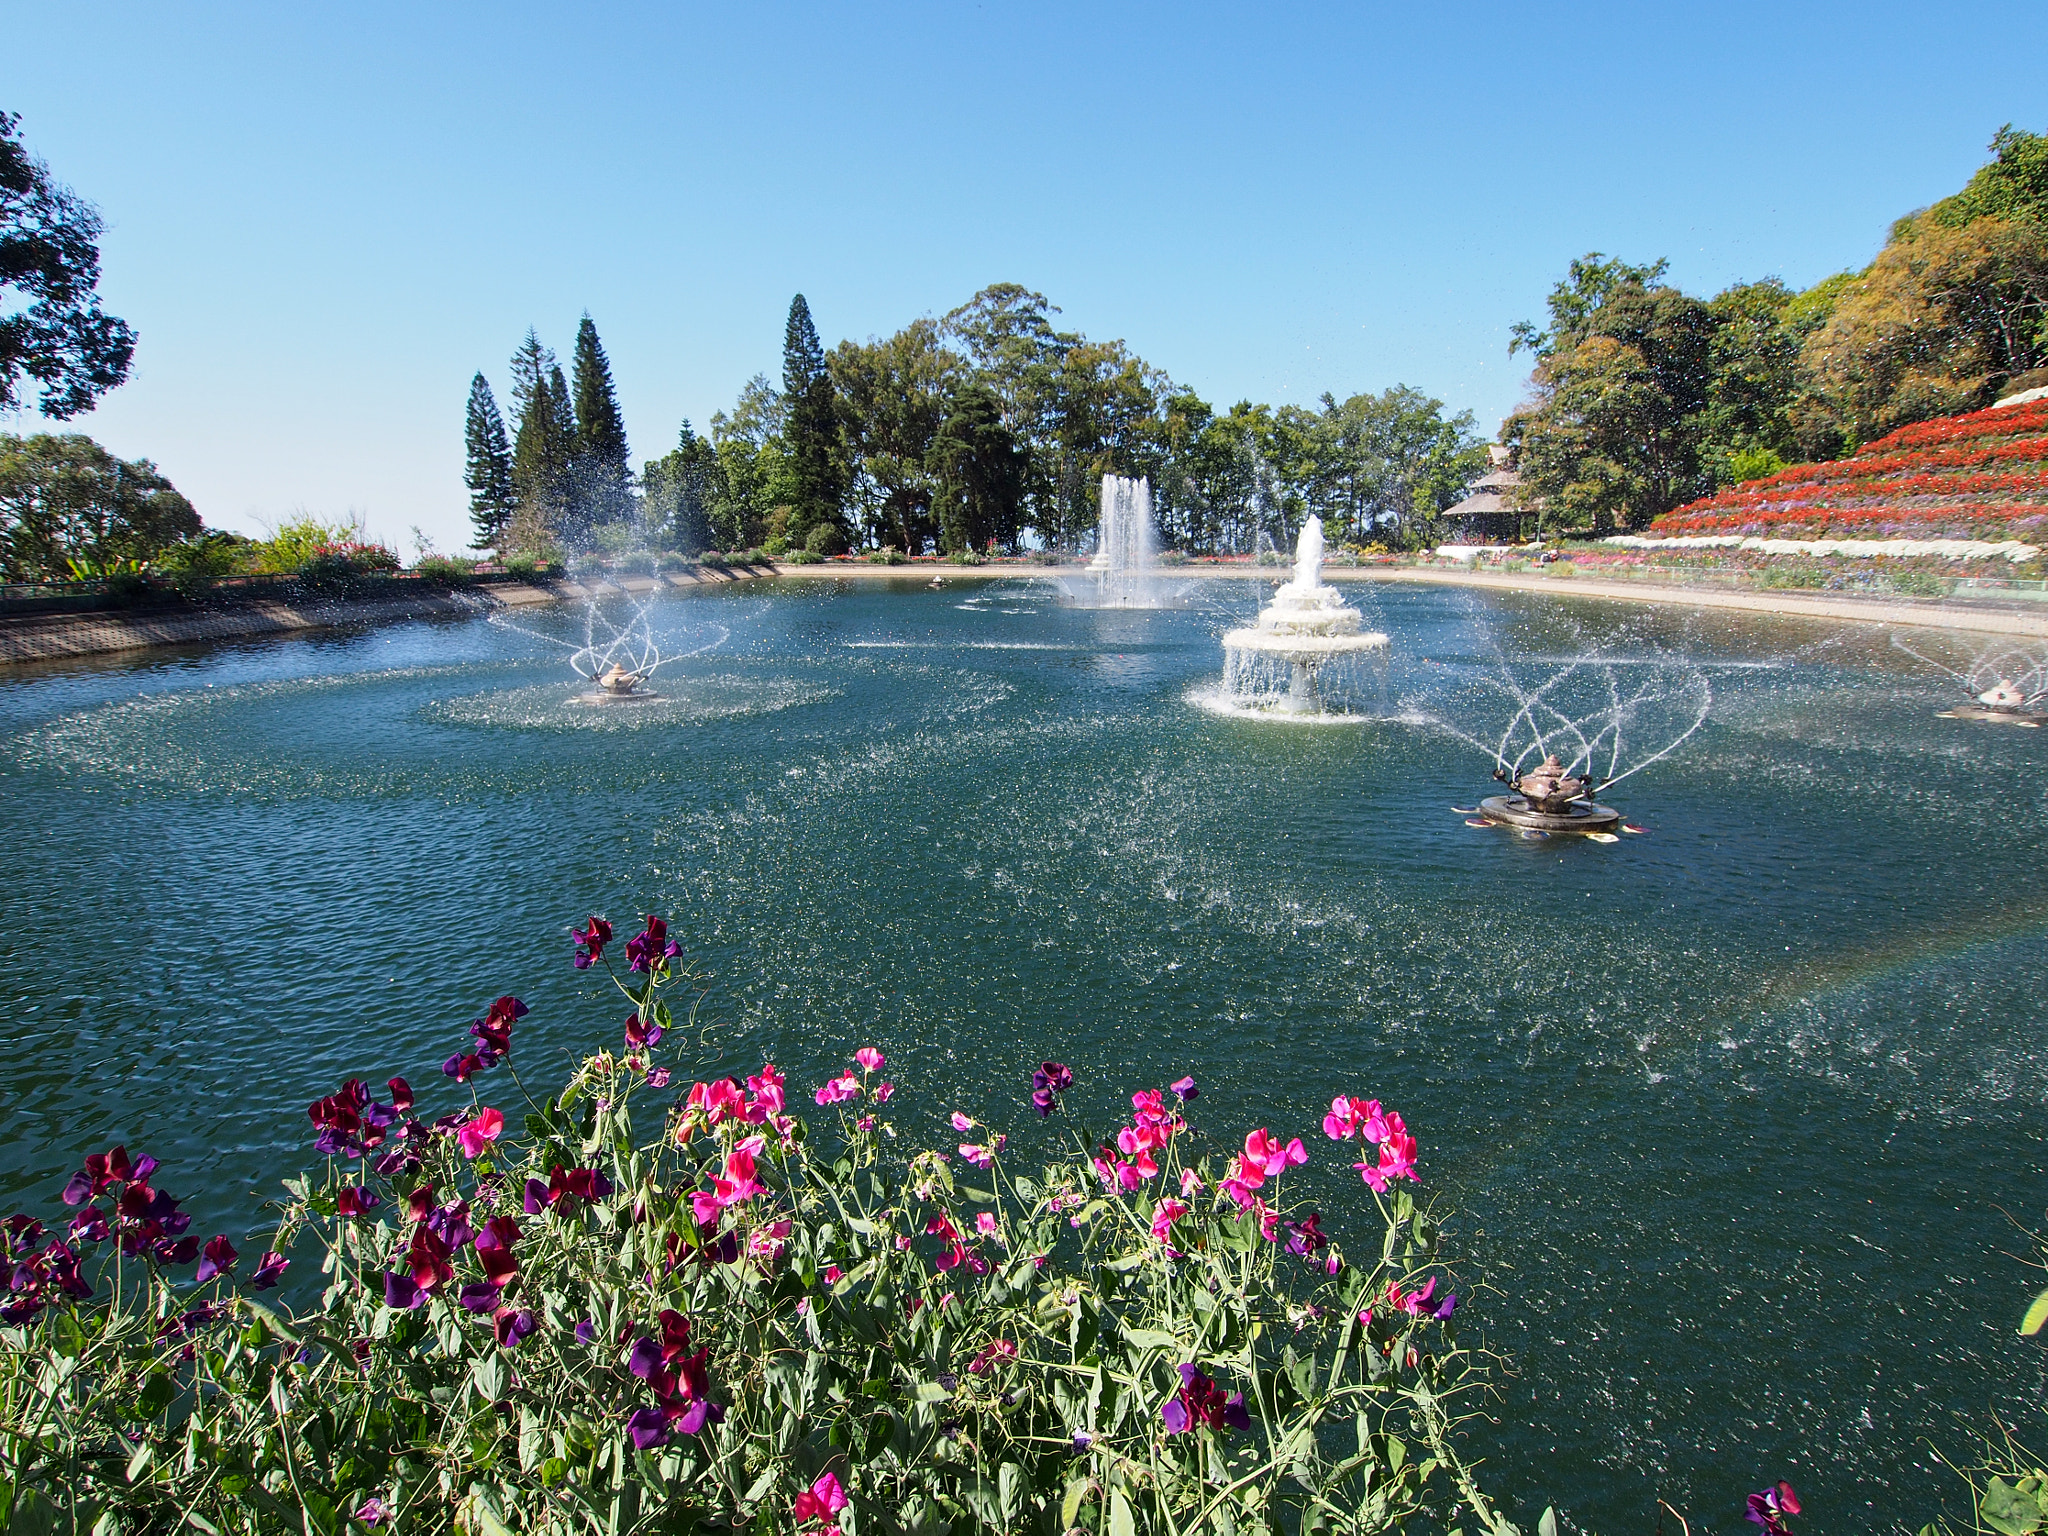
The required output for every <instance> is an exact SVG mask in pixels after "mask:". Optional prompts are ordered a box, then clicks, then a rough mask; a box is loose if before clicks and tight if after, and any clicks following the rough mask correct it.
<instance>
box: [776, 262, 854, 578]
mask: <svg viewBox="0 0 2048 1536" xmlns="http://www.w3.org/2000/svg"><path fill="white" fill-rule="evenodd" d="M782 398H783V401H784V405H785V409H786V411H787V418H786V422H785V432H784V437H785V442H786V444H787V449H788V454H789V463H790V481H791V485H790V490H791V492H792V494H791V496H790V498H789V505H790V521H789V537H790V538H792V539H803V540H806V541H807V540H808V539H809V537H810V533H811V530H812V529H814V528H817V527H819V526H821V525H830V526H831V527H833V528H835V529H837V528H838V527H839V509H840V503H841V500H842V499H843V496H844V491H845V487H844V483H843V477H842V475H841V454H840V448H839V419H838V412H837V409H836V407H835V404H834V393H833V385H832V374H831V371H830V370H829V369H828V368H827V367H826V366H825V350H824V348H823V347H822V346H820V345H819V343H818V328H817V326H815V325H814V324H812V322H811V307H810V305H809V304H808V303H806V302H805V300H804V296H803V295H802V294H798V295H797V296H796V297H795V298H793V299H791V300H790V301H789V321H788V323H787V325H786V326H785V327H784V328H783V337H782ZM840 532H841V537H842V539H843V538H844V530H840ZM806 547H807V548H808V547H809V546H808V543H807V544H806Z"/></svg>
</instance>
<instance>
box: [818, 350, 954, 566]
mask: <svg viewBox="0 0 2048 1536" xmlns="http://www.w3.org/2000/svg"><path fill="white" fill-rule="evenodd" d="M827 361H828V364H829V366H830V368H831V371H832V380H833V384H834V386H835V388H836V389H837V391H838V397H839V404H840V413H841V419H842V423H843V436H844V440H845V442H846V447H847V458H848V461H849V463H848V467H849V468H850V469H851V471H852V474H851V477H850V480H851V494H852V497H853V499H854V501H855V502H856V503H857V504H859V505H861V506H862V507H863V508H864V510H865V519H864V520H865V522H866V524H867V529H866V532H867V533H868V535H869V536H870V538H871V539H872V540H873V541H874V542H876V543H888V544H893V545H895V547H896V548H898V549H900V550H903V551H904V552H905V553H907V554H913V555H914V554H918V553H921V552H922V551H923V549H924V547H925V545H926V543H927V542H930V541H932V540H935V539H937V538H938V536H939V525H938V522H937V520H936V517H935V514H934V512H933V504H934V500H935V498H936V496H937V494H938V488H939V477H938V471H937V469H936V468H935V467H934V464H933V460H932V457H931V448H932V443H933V440H934V439H935V438H936V437H937V436H938V432H939V428H940V426H941V424H942V423H943V422H944V421H945V418H946V414H947V411H948V410H949V408H951V407H952V406H953V404H954V393H955V391H956V390H957V389H958V388H959V385H960V381H961V379H962V378H963V376H964V375H965V373H966V363H965V360H964V359H962V358H961V357H960V355H959V354H958V353H956V352H953V351H951V350H950V349H949V348H947V347H946V346H945V345H944V343H943V342H942V340H941V339H940V332H939V327H938V324H937V322H935V321H932V320H928V319H927V320H914V321H912V322H911V323H910V324H909V325H907V326H905V327H904V328H903V329H902V330H900V331H898V332H897V333H896V334H895V335H894V336H891V337H889V338H888V339H887V340H886V341H871V342H869V343H867V344H866V345H862V344H860V343H858V342H852V341H842V342H841V343H840V344H839V345H838V346H837V347H834V348H833V349H832V355H831V357H830V358H829V359H828V360H827Z"/></svg>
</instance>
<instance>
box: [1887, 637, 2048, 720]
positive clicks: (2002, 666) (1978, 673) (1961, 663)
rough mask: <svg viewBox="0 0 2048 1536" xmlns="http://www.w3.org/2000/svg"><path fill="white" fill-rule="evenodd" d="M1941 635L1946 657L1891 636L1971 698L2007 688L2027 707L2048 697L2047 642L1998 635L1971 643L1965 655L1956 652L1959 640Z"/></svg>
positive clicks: (1900, 647)
mask: <svg viewBox="0 0 2048 1536" xmlns="http://www.w3.org/2000/svg"><path fill="white" fill-rule="evenodd" d="M1942 638H1943V640H1944V642H1945V644H1946V647H1947V649H1948V652H1949V660H1947V661H1943V660H1941V659H1940V658H1938V657H1935V656H1930V655H1928V654H1927V652H1926V651H1922V650H1917V649H1915V648H1914V647H1913V646H1911V645H1908V644H1907V643H1906V642H1905V641H1904V640H1903V639H1901V638H1900V637H1899V636H1898V635H1896V634H1894V635H1893V636H1892V645H1893V647H1894V648H1895V649H1897V650H1901V651H1904V652H1905V653H1906V654H1907V655H1908V656H1910V657H1912V658H1913V659H1914V660H1915V661H1918V662H1922V663H1924V664H1926V665H1927V666H1930V667H1932V668H1933V669H1934V670H1935V671H1937V672H1941V673H1944V674H1946V675H1947V676H1949V677H1951V678H1953V679H1955V681H1956V682H1957V683H1958V684H1960V685H1961V687H1962V689H1963V691H1964V692H1965V693H1967V694H1968V695H1969V696H1970V697H1971V698H1972V699H1973V700H1974V699H1980V698H1982V697H1983V696H1984V695H1985V694H1987V693H1990V692H1992V691H1993V690H1994V689H2000V688H2006V689H2011V690H2012V691H2013V692H2015V693H2017V694H2018V695H2019V696H2020V697H2019V699H2018V700H2016V701H2014V707H2017V708H2026V709H2031V708H2033V706H2035V705H2036V704H2038V703H2040V702H2041V701H2042V700H2043V699H2048V645H2043V644H2040V643H2038V642H2037V643H2035V644H2032V645H2029V644H2026V643H2024V642H2022V641H2019V640H2013V639H2010V638H2000V639H1996V640H1991V641H1987V642H1985V643H1983V644H1980V645H1977V646H1974V647H1971V648H1970V649H1969V651H1968V654H1966V655H1957V654H1956V652H1957V651H1958V650H1959V649H1960V648H1961V644H1962V642H1960V640H1958V639H1956V638H1952V637H1946V636H1944V637H1942ZM1922 643H1923V644H1927V643H1928V642H1926V641H1923V642H1922ZM1929 648H1930V649H1934V648H1935V647H1933V646H1932V645H1930V646H1929Z"/></svg>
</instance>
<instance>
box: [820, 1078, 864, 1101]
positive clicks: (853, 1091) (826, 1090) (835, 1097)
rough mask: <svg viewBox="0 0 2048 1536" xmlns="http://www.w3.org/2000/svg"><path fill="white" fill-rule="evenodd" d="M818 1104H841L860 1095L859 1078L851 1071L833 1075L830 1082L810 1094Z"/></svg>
mask: <svg viewBox="0 0 2048 1536" xmlns="http://www.w3.org/2000/svg"><path fill="white" fill-rule="evenodd" d="M811 1097H812V1098H814V1099H816V1100H817V1101H818V1102H819V1103H820V1104H841V1103H844V1102H845V1101H846V1100H848V1099H854V1098H859V1097H860V1079H859V1078H857V1077H855V1076H854V1075H853V1074H852V1073H851V1072H847V1073H844V1074H842V1075H841V1076H839V1077H835V1078H834V1079H832V1081H831V1082H829V1083H827V1084H826V1085H825V1086H824V1087H822V1088H820V1089H819V1090H818V1091H817V1092H816V1093H814V1094H812V1095H811Z"/></svg>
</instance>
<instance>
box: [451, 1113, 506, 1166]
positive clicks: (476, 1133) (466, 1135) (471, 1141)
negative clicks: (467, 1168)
mask: <svg viewBox="0 0 2048 1536" xmlns="http://www.w3.org/2000/svg"><path fill="white" fill-rule="evenodd" d="M504 1130H505V1117H504V1116H503V1115H502V1114H500V1113H499V1112H498V1111H497V1110H495V1109H485V1110H481V1111H479V1112H478V1114H477V1117H476V1118H475V1119H474V1120H471V1121H470V1122H468V1123H467V1124H466V1125H464V1126H463V1127H462V1129H461V1130H459V1131H457V1132H456V1133H455V1139H456V1141H457V1142H459V1143H460V1144H461V1146H462V1155H463V1156H464V1157H467V1158H468V1159H469V1160H470V1161H471V1162H474V1161H476V1159H478V1158H480V1157H482V1156H483V1155H484V1153H485V1152H487V1151H489V1150H490V1145H491V1143H492V1142H494V1141H496V1140H497V1139H498V1138H499V1136H501V1135H503V1134H504Z"/></svg>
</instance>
